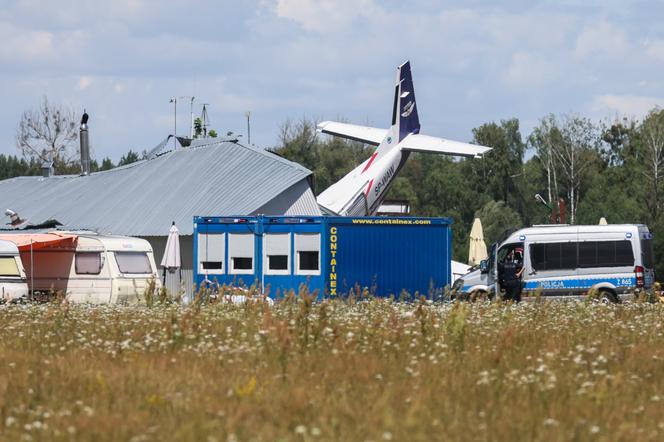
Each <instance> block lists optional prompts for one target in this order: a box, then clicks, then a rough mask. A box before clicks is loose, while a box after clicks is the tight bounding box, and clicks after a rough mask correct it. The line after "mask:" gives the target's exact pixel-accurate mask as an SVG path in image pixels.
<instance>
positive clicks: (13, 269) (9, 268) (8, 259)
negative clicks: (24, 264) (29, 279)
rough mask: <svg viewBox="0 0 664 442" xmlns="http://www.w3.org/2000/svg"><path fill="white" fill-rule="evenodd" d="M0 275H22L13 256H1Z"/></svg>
mask: <svg viewBox="0 0 664 442" xmlns="http://www.w3.org/2000/svg"><path fill="white" fill-rule="evenodd" d="M0 276H21V273H20V272H19V271H18V265H17V264H16V259H15V258H14V257H13V256H0Z"/></svg>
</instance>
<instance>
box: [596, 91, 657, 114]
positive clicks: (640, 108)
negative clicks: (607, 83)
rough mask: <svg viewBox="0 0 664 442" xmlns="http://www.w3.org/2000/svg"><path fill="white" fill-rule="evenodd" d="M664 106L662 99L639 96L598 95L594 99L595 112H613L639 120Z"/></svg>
mask: <svg viewBox="0 0 664 442" xmlns="http://www.w3.org/2000/svg"><path fill="white" fill-rule="evenodd" d="M662 104H664V99H663V98H658V97H648V96H639V95H600V96H598V97H595V100H594V103H593V108H594V110H595V112H598V113H599V112H606V111H609V112H614V113H618V114H619V115H624V116H628V117H635V118H639V117H642V116H644V115H646V114H647V113H648V112H649V111H650V110H652V109H653V108H654V107H656V106H661V105H662Z"/></svg>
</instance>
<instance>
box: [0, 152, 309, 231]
mask: <svg viewBox="0 0 664 442" xmlns="http://www.w3.org/2000/svg"><path fill="white" fill-rule="evenodd" d="M197 145H198V147H195V148H187V149H178V150H176V151H171V152H167V153H165V154H162V155H160V156H158V157H156V158H154V159H150V160H144V161H139V162H136V163H132V164H129V165H127V166H123V167H119V168H116V169H112V170H108V171H104V172H96V173H92V174H90V175H89V176H86V177H82V176H71V175H66V176H62V175H61V176H52V177H48V178H43V177H18V178H11V179H8V180H4V181H0V208H1V209H12V210H14V211H15V212H17V213H18V214H19V215H20V216H21V217H22V218H28V219H29V220H30V221H32V222H33V223H39V222H41V221H43V220H45V219H57V220H58V221H60V222H61V223H63V224H64V225H65V227H67V228H71V229H79V228H80V229H93V230H97V231H99V232H104V233H116V234H122V235H134V236H149V235H157V236H159V235H166V234H167V233H168V229H169V228H170V225H171V221H175V222H176V224H177V226H178V228H179V229H180V232H181V233H182V234H183V235H191V234H192V232H193V225H192V218H193V216H194V215H200V214H218V215H243V214H251V213H255V212H256V211H257V210H258V209H259V208H261V207H263V206H265V205H266V204H268V203H269V202H270V201H272V200H273V199H274V198H276V197H277V196H279V195H280V194H281V193H282V192H284V191H285V190H287V189H289V188H291V187H292V186H294V185H295V184H296V183H298V182H300V181H302V180H306V178H307V177H308V176H309V175H311V171H309V170H308V169H306V168H304V167H302V166H300V165H299V164H297V163H293V162H291V161H288V160H285V159H283V158H281V157H279V156H277V155H274V154H272V153H270V152H267V151H265V150H263V149H259V148H256V147H248V146H244V145H241V144H238V143H232V142H226V141H212V140H210V141H209V142H207V140H206V142H204V143H200V142H199V143H197ZM307 189H308V186H307ZM308 192H309V193H311V190H310V189H309V190H308ZM312 195H313V194H312ZM298 206H300V207H303V208H304V209H307V210H308V209H310V207H309V206H310V204H304V205H302V204H298ZM316 212H317V213H319V212H318V208H317V207H316ZM317 213H303V215H315V214H317Z"/></svg>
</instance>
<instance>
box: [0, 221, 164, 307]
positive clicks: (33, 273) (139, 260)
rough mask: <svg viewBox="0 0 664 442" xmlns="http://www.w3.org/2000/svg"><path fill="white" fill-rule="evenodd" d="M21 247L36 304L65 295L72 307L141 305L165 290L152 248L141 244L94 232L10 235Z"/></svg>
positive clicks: (125, 238) (133, 239)
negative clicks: (151, 289)
mask: <svg viewBox="0 0 664 442" xmlns="http://www.w3.org/2000/svg"><path fill="white" fill-rule="evenodd" d="M2 239H4V240H7V241H10V242H12V243H14V244H15V245H17V246H18V249H19V251H20V256H21V261H22V262H23V266H24V267H25V273H26V274H27V283H28V285H29V287H30V291H31V292H32V294H33V295H34V297H35V298H37V299H40V298H41V297H43V296H51V295H53V294H57V293H62V294H63V295H64V296H65V297H66V299H67V300H68V301H70V302H76V303H91V304H115V303H136V302H139V301H140V300H142V299H143V297H144V295H145V291H146V289H147V288H149V286H150V285H151V283H154V285H155V287H156V288H159V287H160V282H159V277H158V274H157V267H156V265H155V262H154V256H153V252H152V247H151V246H150V244H149V243H148V242H147V241H145V240H143V239H139V238H131V237H125V236H108V235H99V234H96V233H92V232H83V233H79V232H74V233H72V232H60V231H57V232H49V233H24V232H22V233H7V234H3V235H2Z"/></svg>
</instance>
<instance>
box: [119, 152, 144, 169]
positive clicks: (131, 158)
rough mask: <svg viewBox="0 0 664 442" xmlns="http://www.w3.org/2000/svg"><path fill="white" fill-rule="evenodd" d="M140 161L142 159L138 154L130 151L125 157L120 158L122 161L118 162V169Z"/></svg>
mask: <svg viewBox="0 0 664 442" xmlns="http://www.w3.org/2000/svg"><path fill="white" fill-rule="evenodd" d="M139 159H140V157H139V156H138V153H136V152H134V151H133V150H131V149H129V152H127V153H126V154H125V155H123V156H122V157H121V158H120V161H119V162H118V167H120V166H126V165H127V164H131V163H135V162H136V161H138V160H139Z"/></svg>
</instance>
